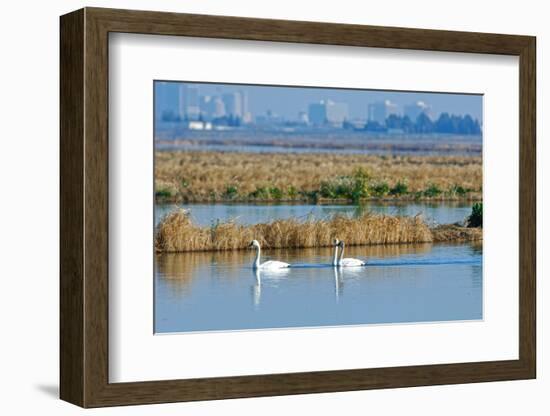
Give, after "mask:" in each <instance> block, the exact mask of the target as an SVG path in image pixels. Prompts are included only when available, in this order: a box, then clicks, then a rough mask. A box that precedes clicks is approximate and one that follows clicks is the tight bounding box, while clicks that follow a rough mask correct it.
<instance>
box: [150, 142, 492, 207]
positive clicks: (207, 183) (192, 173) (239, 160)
mask: <svg viewBox="0 0 550 416" xmlns="http://www.w3.org/2000/svg"><path fill="white" fill-rule="evenodd" d="M155 161H156V164H155V182H156V183H155V185H156V190H157V196H160V197H161V199H162V200H164V201H187V202H201V201H222V200H224V201H227V200H250V199H255V200H274V199H284V200H303V199H304V195H306V194H308V193H314V192H316V191H318V190H319V189H320V188H321V186H322V184H323V183H324V182H326V181H330V180H333V179H334V178H338V177H345V176H347V175H353V173H354V172H356V171H357V170H358V169H361V170H362V171H364V172H367V173H368V175H369V177H370V180H371V181H372V183H373V184H377V183H379V184H382V183H384V184H387V185H388V186H389V187H390V188H391V187H394V186H395V185H396V184H397V183H398V182H401V183H406V185H407V188H408V193H409V194H410V195H412V194H413V193H415V192H416V193H419V192H422V191H424V190H426V189H428V188H430V187H431V186H436V187H437V188H439V189H441V190H442V193H441V194H440V195H438V196H436V197H435V198H433V199H453V198H467V199H479V198H480V196H481V190H482V160H481V157H480V156H375V155H364V154H357V155H353V154H315V153H307V154H294V153H291V154H289V153H285V154H279V153H274V154H255V153H224V152H167V151H157V152H156V153H155ZM457 187H461V188H463V189H467V190H470V192H468V193H467V195H464V194H453V192H452V191H451V190H452V189H457ZM258 190H261V191H262V192H258ZM264 190H267V191H266V192H264ZM269 190H276V191H273V192H270V191H269ZM417 197H418V195H417Z"/></svg>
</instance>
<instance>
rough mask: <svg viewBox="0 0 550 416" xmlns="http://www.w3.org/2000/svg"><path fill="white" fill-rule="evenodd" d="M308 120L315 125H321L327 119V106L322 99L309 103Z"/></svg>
mask: <svg viewBox="0 0 550 416" xmlns="http://www.w3.org/2000/svg"><path fill="white" fill-rule="evenodd" d="M307 114H308V119H309V122H310V123H311V124H313V125H315V126H322V125H323V124H325V123H326V121H327V107H326V105H325V102H324V101H321V102H319V103H311V104H310V105H309V106H308V110H307Z"/></svg>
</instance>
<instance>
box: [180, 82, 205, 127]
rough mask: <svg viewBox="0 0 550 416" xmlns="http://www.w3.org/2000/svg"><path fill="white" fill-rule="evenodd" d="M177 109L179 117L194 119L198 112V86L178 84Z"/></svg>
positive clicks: (196, 117) (197, 116)
mask: <svg viewBox="0 0 550 416" xmlns="http://www.w3.org/2000/svg"><path fill="white" fill-rule="evenodd" d="M179 111H180V114H179V115H180V118H181V119H188V120H196V119H198V118H199V114H200V102H199V88H198V87H196V86H194V85H187V84H180V91H179Z"/></svg>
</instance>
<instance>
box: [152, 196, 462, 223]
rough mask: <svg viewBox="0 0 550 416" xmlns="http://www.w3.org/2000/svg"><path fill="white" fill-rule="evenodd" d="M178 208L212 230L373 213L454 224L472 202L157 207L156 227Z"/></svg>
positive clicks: (184, 205) (180, 205) (164, 205)
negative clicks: (231, 223) (216, 225)
mask: <svg viewBox="0 0 550 416" xmlns="http://www.w3.org/2000/svg"><path fill="white" fill-rule="evenodd" d="M177 207H182V208H186V209H189V210H190V212H191V218H192V219H193V222H194V223H195V224H198V225H201V226H209V225H212V224H213V223H215V222H216V221H220V222H224V221H227V220H229V219H233V220H235V221H236V222H237V223H240V224H257V223H266V222H270V221H273V220H276V219H284V218H301V219H307V218H310V219H326V218H329V217H331V216H333V215H335V214H345V215H350V216H358V215H361V214H363V213H365V212H368V211H371V212H375V213H380V214H387V215H398V216H414V215H418V214H420V215H422V216H423V217H424V219H425V220H426V221H427V222H428V223H430V224H431V223H437V224H451V223H455V222H461V221H463V220H464V219H465V218H466V217H467V216H468V215H469V214H470V212H471V209H472V204H471V203H469V202H453V201H450V202H403V203H401V202H389V203H388V202H372V201H369V202H366V203H365V204H362V205H303V204H178V205H176V204H157V205H156V206H155V224H158V222H159V221H160V219H161V218H162V216H164V215H165V214H167V213H168V212H170V211H172V210H173V209H175V208H177Z"/></svg>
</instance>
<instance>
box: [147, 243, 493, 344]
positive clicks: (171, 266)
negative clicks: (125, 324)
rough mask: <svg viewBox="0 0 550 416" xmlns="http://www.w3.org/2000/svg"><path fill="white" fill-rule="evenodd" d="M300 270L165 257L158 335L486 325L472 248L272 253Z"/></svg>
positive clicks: (219, 257)
mask: <svg viewBox="0 0 550 416" xmlns="http://www.w3.org/2000/svg"><path fill="white" fill-rule="evenodd" d="M263 254H264V256H265V258H262V261H264V260H268V259H277V260H282V261H286V262H289V263H292V264H293V265H294V266H295V267H294V268H291V269H290V270H288V271H285V272H260V273H259V274H257V273H255V272H254V271H253V270H252V267H251V264H252V260H253V258H254V252H253V251H231V252H204V253H200V252H195V253H180V254H164V255H159V256H157V258H156V264H155V268H156V270H155V332H157V333H166V332H187V331H214V330H222V331H223V330H243V329H260V328H290V327H316V326H334V325H357V324H389V323H404V322H428V321H452V320H479V319H482V317H483V314H482V298H483V297H482V286H483V285H482V250H481V245H470V244H412V245H387V246H369V247H349V248H346V257H356V258H361V259H366V260H368V262H369V265H368V266H366V267H363V268H348V269H341V270H335V268H333V267H331V266H329V263H330V261H331V256H332V250H331V249H329V248H317V249H299V250H295V249H293V250H290V249H285V250H265V253H263Z"/></svg>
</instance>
